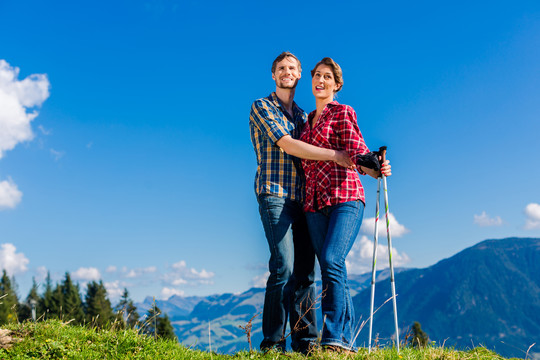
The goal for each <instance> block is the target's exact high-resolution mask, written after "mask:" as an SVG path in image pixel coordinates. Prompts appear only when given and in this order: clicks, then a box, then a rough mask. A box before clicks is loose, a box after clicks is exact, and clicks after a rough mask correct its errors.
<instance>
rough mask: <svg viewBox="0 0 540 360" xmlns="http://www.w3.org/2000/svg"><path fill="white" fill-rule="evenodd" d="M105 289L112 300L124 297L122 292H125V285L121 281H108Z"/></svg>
mask: <svg viewBox="0 0 540 360" xmlns="http://www.w3.org/2000/svg"><path fill="white" fill-rule="evenodd" d="M104 285H105V289H106V290H107V295H108V296H109V299H111V300H117V299H119V298H120V297H122V294H123V293H124V287H125V286H123V284H121V283H120V281H118V280H116V281H111V282H106V283H105V284H104Z"/></svg>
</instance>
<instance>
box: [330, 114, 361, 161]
mask: <svg viewBox="0 0 540 360" xmlns="http://www.w3.org/2000/svg"><path fill="white" fill-rule="evenodd" d="M338 119H339V120H338V126H337V133H338V136H339V137H340V139H341V141H343V145H344V150H345V151H347V153H348V154H349V156H350V157H351V160H352V161H353V162H354V163H355V164H356V165H359V163H358V157H359V156H360V155H364V154H367V153H368V152H369V149H368V147H367V146H366V143H365V142H364V138H363V137H362V133H361V132H360V129H359V128H358V123H357V120H356V112H355V111H354V109H353V108H352V107H350V106H345V109H343V111H342V113H341V114H340V116H339V117H338Z"/></svg>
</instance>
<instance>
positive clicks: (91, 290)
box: [84, 281, 114, 328]
mask: <svg viewBox="0 0 540 360" xmlns="http://www.w3.org/2000/svg"><path fill="white" fill-rule="evenodd" d="M84 310H85V313H86V321H88V322H89V323H91V324H92V325H94V326H97V327H100V328H102V327H103V326H104V325H106V324H108V323H109V322H110V321H111V320H112V319H113V317H114V316H113V311H112V308H111V302H110V301H109V299H108V298H107V289H105V286H104V285H103V281H100V282H99V283H97V282H95V281H92V282H90V283H88V286H87V289H86V297H85V302H84Z"/></svg>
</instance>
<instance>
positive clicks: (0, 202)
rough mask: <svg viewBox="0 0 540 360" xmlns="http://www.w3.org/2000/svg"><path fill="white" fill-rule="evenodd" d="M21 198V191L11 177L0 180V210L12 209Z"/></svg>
mask: <svg viewBox="0 0 540 360" xmlns="http://www.w3.org/2000/svg"><path fill="white" fill-rule="evenodd" d="M21 198H22V192H21V191H19V189H18V188H17V185H16V184H15V183H14V182H13V181H12V180H11V179H7V180H4V181H0V210H4V209H13V208H14V207H15V206H17V204H18V203H20V202H21Z"/></svg>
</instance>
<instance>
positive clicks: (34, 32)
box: [0, 0, 540, 302]
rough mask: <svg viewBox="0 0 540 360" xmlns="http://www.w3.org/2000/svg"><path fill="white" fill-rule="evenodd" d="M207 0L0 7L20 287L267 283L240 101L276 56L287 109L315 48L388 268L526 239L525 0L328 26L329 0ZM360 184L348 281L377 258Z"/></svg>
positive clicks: (9, 225) (533, 211) (261, 89)
mask: <svg viewBox="0 0 540 360" xmlns="http://www.w3.org/2000/svg"><path fill="white" fill-rule="evenodd" d="M207 5H208V3H196V2H181V1H178V0H159V1H156V2H146V1H142V0H135V1H125V0H117V1H113V2H105V1H97V2H93V3H84V4H79V3H72V2H69V1H66V0H59V1H57V2H55V3H53V4H50V3H42V2H39V1H36V0H23V1H15V0H7V1H3V2H1V3H0V31H1V32H2V33H4V34H6V36H5V37H4V39H3V40H2V46H1V47H0V229H1V230H0V268H5V269H6V270H8V273H9V274H10V276H14V277H15V279H16V280H17V283H18V285H19V289H20V290H19V292H20V294H19V295H21V296H22V297H26V294H27V293H28V291H29V289H30V286H31V283H32V277H35V278H36V280H37V281H38V282H40V281H43V279H44V277H45V275H46V273H47V271H50V273H51V276H52V280H53V282H54V283H56V282H58V281H61V279H62V278H63V276H64V273H65V272H69V273H70V274H71V275H72V277H73V279H74V281H77V282H79V283H84V282H88V281H99V280H103V282H104V284H105V285H106V287H107V291H108V293H109V296H110V297H111V300H112V301H113V299H118V297H119V296H120V294H121V292H122V290H123V289H124V288H127V289H128V291H129V293H130V296H131V298H132V299H133V300H134V301H136V302H141V301H142V299H144V297H146V296H155V297H156V298H160V299H161V298H168V297H170V296H172V295H183V296H193V295H197V296H207V295H209V294H220V293H224V292H232V293H239V292H242V291H245V290H243V289H249V288H251V287H253V286H254V285H261V284H264V281H265V279H266V271H267V262H268V257H269V252H268V249H267V243H266V239H265V237H264V233H263V229H262V225H261V222H260V219H259V215H258V208H257V201H256V198H255V194H254V190H253V182H254V176H255V170H256V158H255V154H254V151H253V147H252V144H251V142H250V138H249V129H248V120H249V108H250V106H251V103H252V102H253V101H254V100H255V99H257V98H261V97H265V96H267V95H268V94H270V93H271V92H272V91H274V90H275V83H274V82H273V80H272V78H271V73H270V66H271V64H272V61H273V60H274V58H275V57H276V56H277V55H279V54H280V53H281V52H282V51H286V50H288V51H291V52H292V53H294V54H295V55H296V56H298V57H299V59H300V60H301V62H302V69H303V77H302V78H301V79H300V81H299V83H298V86H297V89H296V96H295V101H296V102H297V104H298V105H300V107H301V108H303V109H304V110H305V111H307V112H309V111H311V110H312V109H313V108H314V100H313V95H312V93H311V86H310V74H309V70H310V69H311V67H312V66H314V64H316V63H317V61H318V60H319V59H321V58H322V57H324V56H330V57H332V58H334V59H335V60H336V61H337V62H338V63H339V64H340V66H341V68H342V70H343V76H344V87H343V90H341V91H340V93H339V98H338V101H339V102H341V103H345V104H349V105H351V106H352V107H353V108H354V109H355V111H356V113H357V115H358V123H359V128H360V130H361V132H362V134H363V136H364V139H365V141H366V144H367V145H368V147H370V149H377V148H378V147H380V146H382V145H386V146H388V158H389V159H390V160H391V164H392V173H393V175H392V176H391V177H390V178H389V179H388V195H389V209H390V213H391V226H392V228H391V230H392V241H393V247H394V249H393V250H392V253H393V257H394V266H396V267H398V266H399V267H404V266H406V267H412V268H424V267H427V266H431V265H433V264H435V263H437V262H438V261H440V260H442V259H446V258H449V257H451V256H453V255H455V254H456V253H458V252H459V251H461V250H463V249H465V248H467V247H470V246H473V245H475V244H477V243H478V242H481V241H484V240H485V239H497V238H499V239H501V238H508V237H521V238H525V237H532V238H535V237H540V196H539V194H538V190H537V183H538V179H540V169H539V168H538V167H537V166H535V164H536V162H535V158H534V157H535V155H536V154H539V153H540V143H539V142H538V141H537V139H536V138H537V134H539V133H540V122H539V121H538V119H539V118H540V103H539V102H538V99H539V98H540V82H539V81H538V80H537V79H538V78H539V75H540V21H539V20H540V3H539V2H537V1H523V2H519V3H512V4H511V5H510V6H508V5H507V4H504V3H492V2H489V3H488V2H480V3H474V4H471V3H467V2H465V1H460V2H455V3H452V4H426V3H423V2H418V1H416V2H412V3H407V4H403V3H400V2H398V1H393V2H390V3H385V4H378V3H372V4H362V3H358V2H354V1H345V2H343V3H340V4H334V5H333V6H332V9H333V11H335V12H336V14H339V16H336V18H337V20H336V25H335V28H330V27H328V28H326V30H322V29H319V28H317V29H314V27H313V23H314V21H316V19H319V20H321V19H320V18H319V17H320V16H322V15H321V6H322V7H323V10H324V9H327V8H328V5H327V4H325V3H322V2H315V3H313V2H307V1H300V2H295V3H293V4H288V5H287V7H286V8H285V9H283V11H284V12H283V13H281V14H279V12H277V11H276V12H274V11H268V10H269V9H272V8H271V6H269V5H263V4H259V3H253V4H252V3H250V4H249V6H246V3H244V2H242V1H238V2H230V3H227V4H224V3H219V2H218V3H210V5H211V6H207ZM274 10H277V9H274ZM323 13H325V14H327V13H328V12H325V11H323ZM278 16H279V17H280V18H279V19H280V20H279V21H277V17H278ZM327 16H328V15H327ZM233 19H237V20H233ZM319 20H317V21H319ZM324 21H326V22H328V19H325V20H324ZM261 45H262V46H261ZM529 156H531V157H533V160H529ZM362 183H363V186H364V189H365V192H366V208H365V211H364V221H363V224H362V228H361V231H360V234H359V236H358V239H357V241H356V243H355V246H354V247H353V250H352V251H351V253H350V254H349V257H348V258H347V266H348V271H349V273H351V274H359V273H363V272H366V271H370V269H371V256H372V250H371V249H372V248H373V241H372V238H373V233H372V232H373V224H374V218H373V217H374V213H375V204H374V199H375V193H376V181H375V180H374V179H371V178H368V177H363V178H362ZM383 216H384V215H383ZM383 216H381V218H382V217H383ZM382 228H383V227H382V226H381V229H380V231H381V234H380V235H379V251H378V253H379V256H378V260H379V261H378V264H379V266H381V267H387V266H386V263H387V261H385V260H386V259H387V252H388V249H387V247H386V239H385V230H384V229H382ZM114 301H116V300H114Z"/></svg>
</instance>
